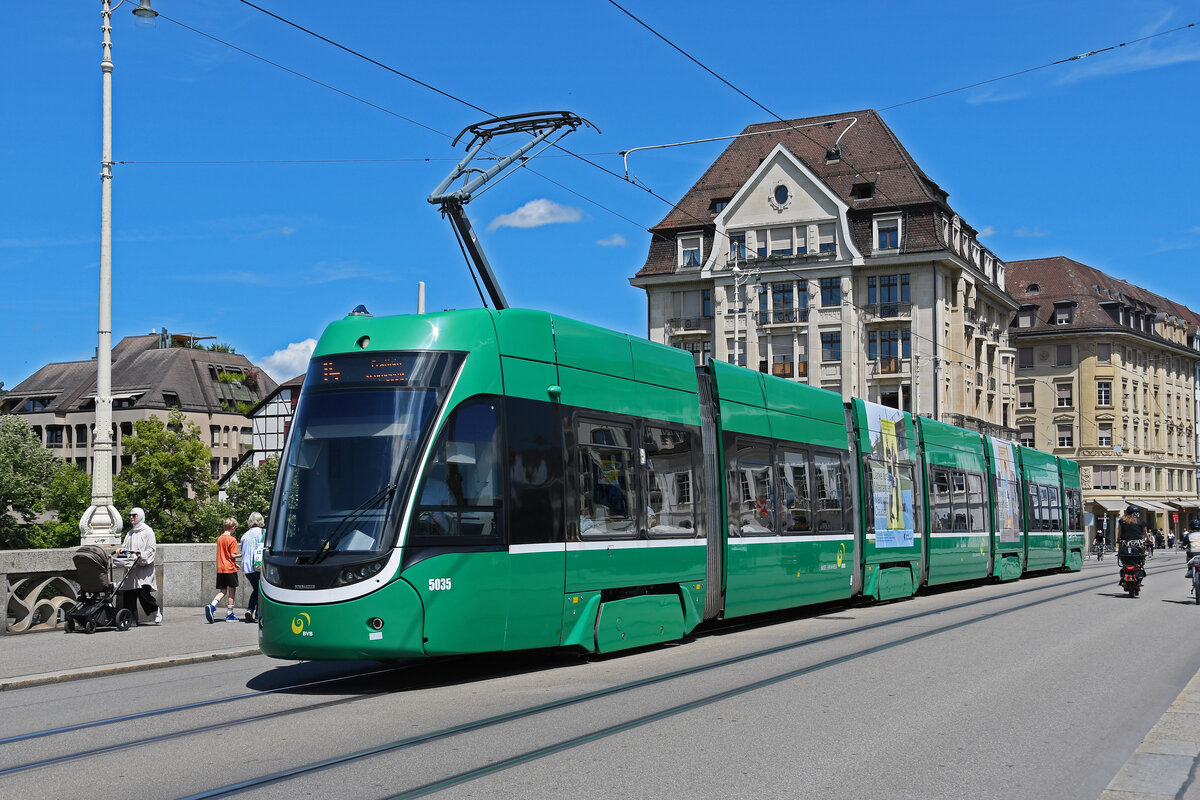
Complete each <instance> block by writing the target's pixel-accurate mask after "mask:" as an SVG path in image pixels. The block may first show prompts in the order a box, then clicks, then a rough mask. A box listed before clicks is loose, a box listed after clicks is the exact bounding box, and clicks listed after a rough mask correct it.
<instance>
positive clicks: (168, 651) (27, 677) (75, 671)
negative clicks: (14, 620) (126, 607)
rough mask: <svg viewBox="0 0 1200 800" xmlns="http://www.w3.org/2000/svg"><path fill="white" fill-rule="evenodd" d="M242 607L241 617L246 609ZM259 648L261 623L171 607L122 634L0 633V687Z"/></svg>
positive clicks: (245, 652)
mask: <svg viewBox="0 0 1200 800" xmlns="http://www.w3.org/2000/svg"><path fill="white" fill-rule="evenodd" d="M222 611H224V609H222ZM238 612H239V617H240V616H241V615H242V614H244V613H245V610H244V609H238ZM258 653H259V649H258V626H257V625H252V624H248V623H245V622H240V621H239V622H214V623H213V624H212V625H209V624H207V623H206V622H205V620H204V611H203V609H202V608H201V607H199V606H197V607H195V608H166V609H164V610H163V621H162V624H160V625H146V624H143V625H140V626H138V627H136V628H132V629H130V630H128V631H125V632H123V633H122V632H118V631H115V630H101V631H96V632H95V633H93V634H91V635H88V634H86V633H63V632H62V630H58V631H45V632H41V631H37V632H33V633H18V634H12V635H8V636H0V691H4V690H6V689H17V688H22V687H26V686H38V685H41V684H47V683H58V682H60V681H69V680H74V679H76V678H83V677H90V676H94V675H115V674H118V673H121V672H134V671H137V670H143V669H154V668H157V667H166V666H171V665H173V664H191V663H196V662H199V661H214V660H217V659H222V658H237V657H239V656H247V655H257V654H258Z"/></svg>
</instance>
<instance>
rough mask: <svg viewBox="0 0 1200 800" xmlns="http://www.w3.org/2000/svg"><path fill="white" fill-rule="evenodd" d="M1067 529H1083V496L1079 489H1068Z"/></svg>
mask: <svg viewBox="0 0 1200 800" xmlns="http://www.w3.org/2000/svg"><path fill="white" fill-rule="evenodd" d="M1065 491H1066V493H1067V530H1069V531H1076V532H1077V531H1082V530H1083V498H1082V497H1081V495H1080V492H1079V490H1078V489H1067V490H1065Z"/></svg>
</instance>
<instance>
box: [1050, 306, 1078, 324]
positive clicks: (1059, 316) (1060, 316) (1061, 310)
mask: <svg viewBox="0 0 1200 800" xmlns="http://www.w3.org/2000/svg"><path fill="white" fill-rule="evenodd" d="M1074 317H1075V303H1074V302H1073V301H1070V300H1063V301H1059V302H1057V303H1055V304H1054V324H1055V325H1070V324H1071V321H1072V320H1073V319H1074Z"/></svg>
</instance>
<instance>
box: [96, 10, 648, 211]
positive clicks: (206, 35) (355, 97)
mask: <svg viewBox="0 0 1200 800" xmlns="http://www.w3.org/2000/svg"><path fill="white" fill-rule="evenodd" d="M247 5H253V4H249V3H248V4H247ZM254 7H255V8H258V7H257V6H254ZM265 13H268V14H270V12H265ZM159 16H160V18H162V19H165V20H166V21H168V22H172V23H174V24H176V25H179V26H180V27H181V28H185V29H187V30H189V31H192V32H193V33H196V34H198V35H200V36H203V37H204V38H206V39H209V40H211V41H213V42H216V43H218V44H222V45H225V46H226V47H229V48H232V49H234V50H236V51H238V52H239V53H242V54H244V55H247V56H250V57H251V58H254V59H257V60H259V61H262V62H263V63H266V64H270V65H271V66H273V67H276V68H278V69H281V70H283V71H284V72H287V73H289V74H291V75H294V76H295V77H298V78H302V79H304V80H306V81H309V82H310V83H314V84H316V85H318V86H321V87H323V88H326V89H329V90H330V91H333V92H336V93H338V94H340V95H342V96H344V97H347V98H349V99H351V100H356V101H358V102H360V103H363V104H365V105H367V106H370V107H371V108H374V109H376V110H378V111H382V112H384V113H385V114H389V115H391V116H393V117H396V118H398V119H402V120H404V121H405V122H410V123H412V124H413V125H416V126H418V127H420V128H424V129H425V130H428V131H431V132H433V133H436V134H438V135H439V136H443V137H445V138H446V139H450V138H452V137H451V135H450V134H448V133H445V132H444V131H441V130H438V129H437V128H434V127H432V126H430V125H426V124H424V123H422V122H419V121H417V120H414V119H412V118H410V117H406V116H404V115H403V114H399V113H397V112H395V111H392V110H391V109H389V108H386V107H384V106H381V105H379V104H378V103H374V102H372V101H370V100H367V99H365V98H363V97H359V96H358V95H355V94H353V93H351V92H347V91H345V90H343V89H339V88H338V87H336V86H333V85H332V84H328V83H325V82H324V81H320V80H318V79H316V78H313V77H311V76H309V75H305V74H304V73H302V72H299V71H297V70H294V69H291V68H290V67H286V66H284V65H283V64H280V63H278V62H276V61H272V60H271V59H268V58H264V57H262V56H259V55H257V54H255V53H253V52H251V51H249V50H246V49H244V48H242V47H238V46H237V45H235V44H232V43H231V42H227V41H225V40H223V39H221V38H219V37H216V36H213V35H212V34H209V33H205V32H204V31H201V30H199V29H197V28H195V27H192V26H190V25H187V24H185V23H183V22H180V21H178V20H176V19H174V18H172V17H169V16H167V15H165V14H160V15H159ZM270 16H272V17H276V16H277V15H275V14H270ZM285 21H286V20H285ZM289 24H290V23H289ZM297 27H298V26H297ZM314 35H315V34H314ZM318 38H321V39H323V40H325V39H324V37H318ZM325 41H328V40H325ZM338 47H341V48H342V49H344V50H345V49H347V48H344V47H342V46H341V45H338ZM350 52H353V51H350ZM362 57H363V58H367V57H366V56H362ZM368 60H370V61H372V62H373V63H374V60H373V59H368ZM397 74H401V75H403V73H397ZM405 77H407V76H405ZM463 102H465V101H463ZM467 105H470V104H469V103H468V104H467ZM484 113H487V112H484ZM559 149H562V148H559ZM581 155H582V156H601V155H618V153H616V152H599V153H585V154H576V153H570V152H566V151H564V153H563V155H554V154H547V153H542V154H541V156H540V157H541V158H576V159H578V158H581ZM484 158H485V159H488V160H490V159H495V160H499V158H500V157H499V156H486V157H484ZM344 160H345V161H350V159H344ZM372 160H377V161H393V160H396V159H363V161H372ZM401 160H412V161H416V160H422V159H415V158H414V159H401ZM423 160H426V161H457V160H458V159H455V158H445V159H442V158H426V159H423ZM583 160H584V161H587V163H591V162H590V161H588V160H587V159H586V158H584V159H583ZM330 161H333V160H330ZM117 163H120V164H248V163H254V164H263V163H306V162H287V161H258V160H254V161H246V160H239V161H192V162H186V161H160V162H155V161H120V162H117ZM521 166H523V167H525V169H527V170H528V171H529V172H531V173H533V174H534V175H536V176H537V177H539V178H541V179H542V180H545V181H547V182H549V183H552V184H554V185H555V186H558V187H559V188H561V189H564V190H566V191H568V192H570V193H571V194H573V195H575V196H576V197H578V198H580V199H581V200H584V201H586V202H588V203H591V204H592V205H594V206H596V207H597V208H599V209H601V210H603V211H606V212H608V213H609V214H612V215H613V216H615V217H618V218H620V219H622V220H624V221H625V222H628V223H630V224H631V225H634V226H636V227H637V228H638V230H645V226H644V225H643V224H642V223H640V222H637V221H635V220H632V219H630V218H629V217H627V216H625V215H624V214H621V213H619V212H617V211H614V210H613V209H611V208H609V207H608V206H606V205H604V204H603V203H600V202H598V201H596V200H593V199H592V198H590V197H587V196H586V195H583V194H581V193H579V192H577V191H575V190H574V189H568V188H567V187H565V186H563V184H561V183H559V182H558V181H554V180H551V179H550V178H549V177H547V176H546V175H543V174H542V173H540V172H538V171H537V170H535V169H533V168H532V167H529V165H528V161H527V160H526V161H523V162H522V164H521ZM610 174H614V175H615V173H610ZM618 177H619V176H618ZM651 194H653V192H651ZM654 196H655V197H659V196H658V195H654ZM659 199H660V200H662V201H663V202H666V203H669V202H670V201H668V200H666V198H662V197H659Z"/></svg>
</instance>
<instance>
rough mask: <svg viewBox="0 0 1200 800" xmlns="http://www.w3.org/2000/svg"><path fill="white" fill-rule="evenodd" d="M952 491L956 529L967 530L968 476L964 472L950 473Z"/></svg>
mask: <svg viewBox="0 0 1200 800" xmlns="http://www.w3.org/2000/svg"><path fill="white" fill-rule="evenodd" d="M950 493H951V495H952V500H953V501H954V530H956V531H965V530H967V512H968V511H969V508H968V506H967V476H966V474H965V473H962V472H951V473H950Z"/></svg>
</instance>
